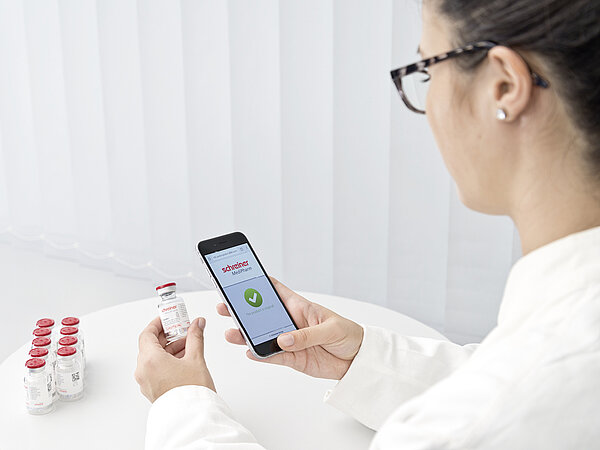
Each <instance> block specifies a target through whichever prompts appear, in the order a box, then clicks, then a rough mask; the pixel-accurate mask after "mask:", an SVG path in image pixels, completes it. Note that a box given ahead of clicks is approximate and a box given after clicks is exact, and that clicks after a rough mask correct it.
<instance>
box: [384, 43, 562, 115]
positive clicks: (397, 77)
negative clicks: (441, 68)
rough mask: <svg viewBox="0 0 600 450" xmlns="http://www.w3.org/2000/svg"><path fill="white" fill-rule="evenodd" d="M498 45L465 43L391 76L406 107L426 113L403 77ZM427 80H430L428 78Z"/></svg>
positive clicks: (540, 82)
mask: <svg viewBox="0 0 600 450" xmlns="http://www.w3.org/2000/svg"><path fill="white" fill-rule="evenodd" d="M498 45H501V44H498V43H497V42H494V41H477V42H471V43H468V44H465V45H464V46H463V47H459V48H456V49H454V50H450V51H448V52H446V53H441V54H439V55H436V56H432V57H431V58H426V59H423V60H421V61H418V62H416V63H413V64H409V65H408V66H404V67H400V68H398V69H394V70H392V71H391V72H390V76H391V77H392V81H393V82H394V84H395V85H396V89H397V90H398V93H399V94H400V98H402V101H403V102H404V104H405V105H406V107H407V108H408V109H409V110H411V111H412V112H415V113H417V114H425V111H424V110H421V109H419V108H417V107H415V106H414V105H413V104H412V103H411V102H410V100H409V99H408V97H407V95H406V93H405V92H404V89H403V87H402V77H405V76H407V75H412V74H413V73H415V72H422V73H427V72H423V71H424V69H426V68H427V67H430V66H432V65H434V64H437V63H439V62H442V61H446V60H448V59H451V58H456V57H457V56H460V55H468V54H471V53H475V52H477V51H479V50H490V49H491V48H493V47H496V46H498ZM519 56H520V55H519ZM521 58H522V57H521ZM523 61H525V59H523ZM525 64H527V61H525ZM527 67H528V68H529V72H530V73H531V78H532V80H533V84H534V85H535V86H539V87H542V88H547V87H549V86H550V83H549V82H548V81H547V80H545V79H544V78H542V76H540V75H538V74H537V73H535V72H534V71H533V70H531V67H529V64H527ZM427 81H429V80H427Z"/></svg>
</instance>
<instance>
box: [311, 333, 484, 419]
mask: <svg viewBox="0 0 600 450" xmlns="http://www.w3.org/2000/svg"><path fill="white" fill-rule="evenodd" d="M361 326H362V327H363V329H364V336H363V342H362V344H361V347H360V349H359V351H358V353H357V354H356V356H355V357H354V360H353V361H352V364H351V365H350V368H349V369H348V371H347V372H346V374H345V375H344V376H343V377H342V379H341V380H340V381H338V382H337V384H336V385H335V386H334V387H333V389H330V390H328V391H327V392H326V393H325V397H324V399H323V401H324V402H325V403H328V404H330V405H332V406H334V407H336V408H337V409H339V410H340V411H342V412H345V413H346V414H349V415H350V416H352V417H354V418H355V419H356V420H358V421H359V422H361V423H362V424H364V425H366V426H367V427H369V428H371V429H373V430H378V429H379V427H380V426H381V424H382V423H383V422H384V421H385V419H386V418H387V417H388V416H389V415H390V414H391V413H392V412H393V411H394V410H395V409H396V408H397V407H398V406H399V405H400V404H402V403H404V402H405V401H407V400H409V399H410V398H412V397H415V396H416V395H418V394H420V393H422V392H423V391H425V390H426V389H427V388H429V387H431V386H433V385H434V384H435V383H437V382H438V381H440V380H442V379H443V378H445V377H447V376H448V375H450V374H451V373H452V372H454V370H456V369H457V368H458V367H460V366H461V365H462V364H463V363H464V362H465V361H467V360H468V358H469V357H470V355H471V354H472V353H473V351H475V349H476V348H477V344H469V345H465V346H461V345H458V344H453V343H451V342H448V341H443V340H437V339H430V338H422V337H410V336H403V335H401V334H399V333H395V332H393V331H390V330H386V329H384V328H380V327H375V326H365V325H362V324H361Z"/></svg>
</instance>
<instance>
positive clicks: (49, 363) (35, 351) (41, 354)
mask: <svg viewBox="0 0 600 450" xmlns="http://www.w3.org/2000/svg"><path fill="white" fill-rule="evenodd" d="M29 356H30V357H31V358H40V359H43V360H44V361H46V376H47V377H48V383H49V385H50V393H51V395H52V401H56V400H58V394H57V393H56V377H55V375H54V370H55V366H56V355H55V354H54V352H49V351H48V349H47V348H44V347H36V348H32V349H31V350H29Z"/></svg>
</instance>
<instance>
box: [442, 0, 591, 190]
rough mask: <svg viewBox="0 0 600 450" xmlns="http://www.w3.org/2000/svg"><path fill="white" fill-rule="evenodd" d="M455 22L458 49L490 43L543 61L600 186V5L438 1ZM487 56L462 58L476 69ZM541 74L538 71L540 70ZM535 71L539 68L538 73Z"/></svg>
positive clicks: (574, 0) (579, 0) (568, 0)
mask: <svg viewBox="0 0 600 450" xmlns="http://www.w3.org/2000/svg"><path fill="white" fill-rule="evenodd" d="M435 3H436V5H437V7H438V10H439V11H440V12H441V13H442V14H444V15H445V16H446V17H447V18H449V19H450V20H451V22H453V23H454V26H455V33H456V35H455V38H456V39H457V41H456V42H454V44H455V46H457V47H458V46H461V45H464V44H465V43H467V42H472V41H478V40H482V39H485V40H490V41H495V42H497V43H499V44H503V45H506V46H508V47H510V48H513V49H514V50H516V51H525V52H531V53H532V54H534V55H537V56H540V57H541V60H542V61H543V64H544V65H545V66H546V70H548V72H549V73H543V75H542V76H544V77H546V79H548V80H549V81H550V85H551V86H552V87H553V88H554V89H556V91H557V93H558V95H559V97H561V98H562V99H563V101H564V102H565V105H566V109H567V111H568V113H569V114H570V116H571V117H572V119H573V123H574V125H575V126H576V127H577V128H578V129H579V130H580V131H581V132H582V133H583V138H584V141H585V142H586V143H587V149H586V153H585V155H584V157H585V160H586V162H587V163H588V164H586V167H588V168H589V169H590V175H591V176H592V178H594V179H595V180H596V181H598V182H600V144H599V143H600V1H598V0H435ZM483 58H485V55H473V56H472V57H471V58H469V57H465V58H459V59H457V64H461V63H462V64H463V67H464V68H465V69H469V68H473V67H474V66H475V65H476V64H477V63H478V62H480V61H481V60H482V59H483ZM536 69H538V70H539V68H536ZM534 70H535V69H534Z"/></svg>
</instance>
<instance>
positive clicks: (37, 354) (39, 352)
mask: <svg viewBox="0 0 600 450" xmlns="http://www.w3.org/2000/svg"><path fill="white" fill-rule="evenodd" d="M47 355H48V349H47V348H41V347H36V348H32V349H31V350H29V356H31V357H32V358H41V357H42V356H47Z"/></svg>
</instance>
